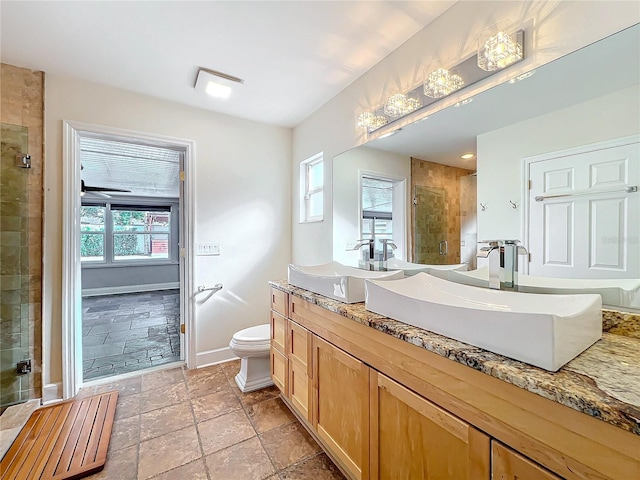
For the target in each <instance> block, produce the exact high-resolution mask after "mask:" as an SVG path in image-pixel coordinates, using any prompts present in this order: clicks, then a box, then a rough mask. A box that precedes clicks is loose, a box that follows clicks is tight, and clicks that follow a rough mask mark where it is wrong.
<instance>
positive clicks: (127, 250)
mask: <svg viewBox="0 0 640 480" xmlns="http://www.w3.org/2000/svg"><path fill="white" fill-rule="evenodd" d="M170 214H171V212H170V209H169V208H166V209H159V208H154V209H149V207H137V208H136V207H131V206H121V205H112V206H111V218H112V222H113V225H112V234H113V259H114V261H116V262H117V261H122V260H129V261H138V260H148V259H164V260H167V259H168V258H169V235H170V231H169V221H170V220H169V217H170Z"/></svg>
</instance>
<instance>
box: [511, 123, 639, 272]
mask: <svg viewBox="0 0 640 480" xmlns="http://www.w3.org/2000/svg"><path fill="white" fill-rule="evenodd" d="M633 143H640V135H629V136H626V137H620V138H614V139H610V140H604V141H602V142H597V143H589V144H586V145H581V146H579V147H572V148H566V149H562V150H557V151H555V152H547V153H543V154H540V155H533V156H530V157H524V158H523V159H522V209H521V210H522V214H521V217H520V225H521V226H522V228H521V237H520V238H522V242H523V244H524V245H525V246H526V247H527V248H528V247H529V244H530V240H531V239H530V238H529V234H530V228H529V211H530V208H531V201H530V200H531V199H530V196H531V195H530V194H529V191H530V190H531V188H530V181H531V176H530V171H529V170H530V166H531V164H532V163H536V162H542V161H545V160H550V159H553V158H562V157H569V156H571V155H578V154H581V153H588V152H595V151H597V150H604V149H607V148H613V147H621V146H624V145H630V144H633ZM520 266H521V267H522V269H521V270H520V271H521V272H522V273H524V274H528V273H529V262H528V261H525V262H523V263H522V264H521V265H520Z"/></svg>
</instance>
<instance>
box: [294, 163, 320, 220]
mask: <svg viewBox="0 0 640 480" xmlns="http://www.w3.org/2000/svg"><path fill="white" fill-rule="evenodd" d="M323 190H324V160H323V154H322V153H319V154H317V155H314V156H313V157H311V158H309V159H307V160H305V161H304V162H302V163H301V164H300V222H301V223H305V222H321V221H322V220H323V218H324V192H323Z"/></svg>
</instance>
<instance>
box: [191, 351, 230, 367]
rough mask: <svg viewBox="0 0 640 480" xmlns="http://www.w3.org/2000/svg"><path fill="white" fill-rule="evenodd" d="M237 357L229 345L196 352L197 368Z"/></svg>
mask: <svg viewBox="0 0 640 480" xmlns="http://www.w3.org/2000/svg"><path fill="white" fill-rule="evenodd" d="M237 358H238V357H236V356H235V355H234V354H233V352H232V351H231V349H230V348H229V347H224V348H216V349H214V350H207V351H205V352H198V353H196V368H200V367H208V366H209V365H217V364H218V363H224V362H228V361H229V360H235V359H237Z"/></svg>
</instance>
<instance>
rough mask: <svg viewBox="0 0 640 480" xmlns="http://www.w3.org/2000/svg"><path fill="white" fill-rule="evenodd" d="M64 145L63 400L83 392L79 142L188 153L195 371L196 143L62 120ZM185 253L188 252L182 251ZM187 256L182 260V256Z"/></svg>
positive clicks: (188, 276) (186, 207)
mask: <svg viewBox="0 0 640 480" xmlns="http://www.w3.org/2000/svg"><path fill="white" fill-rule="evenodd" d="M62 128H63V135H62V136H63V139H62V165H63V168H62V171H63V179H62V209H63V210H62V286H63V288H62V395H63V398H64V399H67V398H71V397H73V396H74V395H75V394H76V393H77V392H78V390H79V389H80V387H81V386H82V383H83V382H82V284H81V263H80V260H81V257H80V206H81V197H80V188H81V175H80V139H81V138H83V137H93V138H95V137H105V138H108V139H111V140H115V141H123V142H129V143H144V144H147V145H154V146H158V147H165V148H172V149H177V150H180V151H182V152H184V161H183V169H184V182H182V189H183V198H182V205H181V206H180V207H181V208H180V218H181V226H182V227H183V228H182V231H181V232H180V233H181V244H180V245H179V247H180V279H181V289H180V295H181V298H180V315H181V322H184V324H185V330H186V332H185V338H184V345H185V349H184V350H185V352H184V358H185V362H186V366H187V368H192V367H194V366H195V365H196V351H195V350H196V349H195V335H191V332H195V318H194V315H193V312H194V305H193V299H192V295H191V292H192V291H193V283H194V277H193V274H194V268H193V255H192V252H193V251H194V250H193V239H194V211H195V208H194V202H195V181H194V180H195V155H196V143H195V141H194V140H189V139H183V138H175V137H169V136H164V135H156V134H149V133H145V132H137V131H133V130H125V129H120V128H114V127H108V126H104V125H95V124H90V123H83V122H76V121H69V120H63V121H62ZM183 249H184V250H183ZM183 251H184V254H183V253H182V252H183Z"/></svg>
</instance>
